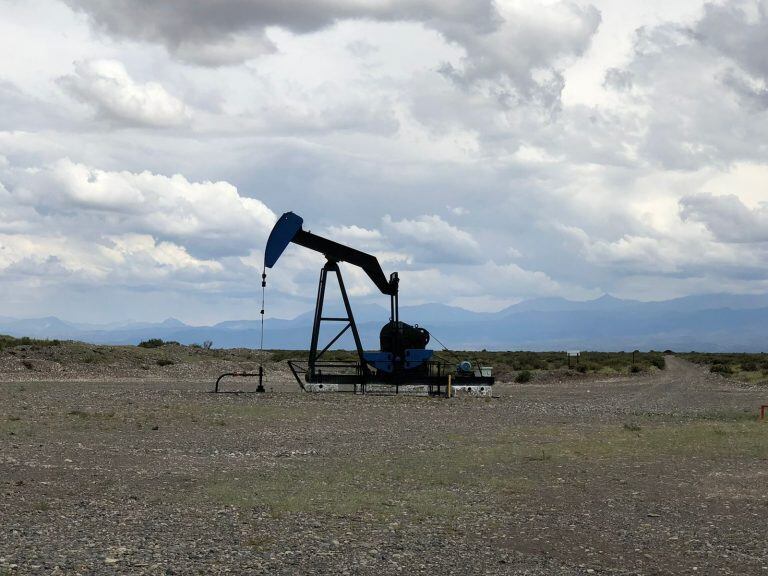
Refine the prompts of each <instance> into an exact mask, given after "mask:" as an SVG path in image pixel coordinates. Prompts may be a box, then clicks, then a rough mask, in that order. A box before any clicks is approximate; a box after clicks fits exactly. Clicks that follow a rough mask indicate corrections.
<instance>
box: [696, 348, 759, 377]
mask: <svg viewBox="0 0 768 576" xmlns="http://www.w3.org/2000/svg"><path fill="white" fill-rule="evenodd" d="M681 357H682V358H685V359H686V360H688V361H690V362H695V363H696V364H701V365H703V366H707V367H709V371H710V372H712V373H713V374H720V375H721V376H725V377H728V378H733V379H735V380H740V381H742V382H749V383H752V384H766V385H768V354H766V353H755V354H739V353H702V352H689V353H686V354H681Z"/></svg>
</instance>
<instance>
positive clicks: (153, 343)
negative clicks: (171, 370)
mask: <svg viewBox="0 0 768 576" xmlns="http://www.w3.org/2000/svg"><path fill="white" fill-rule="evenodd" d="M163 344H165V342H163V339H162V338H150V339H149V340H144V341H142V342H139V344H138V346H139V348H160V347H161V346H162V345H163Z"/></svg>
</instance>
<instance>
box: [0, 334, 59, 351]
mask: <svg viewBox="0 0 768 576" xmlns="http://www.w3.org/2000/svg"><path fill="white" fill-rule="evenodd" d="M60 345H61V341H60V340H39V339H37V338H30V337H28V336H22V337H21V338H16V337H14V336H6V335H4V334H0V350H5V349H7V348H16V347H18V346H60Z"/></svg>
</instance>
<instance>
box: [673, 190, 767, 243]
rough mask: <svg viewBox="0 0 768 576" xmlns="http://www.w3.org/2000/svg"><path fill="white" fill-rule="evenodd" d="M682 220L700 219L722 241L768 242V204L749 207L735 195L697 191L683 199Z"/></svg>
mask: <svg viewBox="0 0 768 576" xmlns="http://www.w3.org/2000/svg"><path fill="white" fill-rule="evenodd" d="M680 208H681V210H680V215H681V217H682V218H683V220H691V221H694V222H700V223H702V224H703V225H704V226H706V227H707V229H708V230H709V231H710V232H712V234H713V235H714V236H715V238H716V239H717V240H719V241H722V242H734V243H750V242H768V205H766V204H765V203H764V204H762V205H760V206H758V207H756V208H754V209H751V208H748V207H747V206H746V205H744V203H743V202H742V201H741V200H740V199H739V197H738V196H736V195H735V194H724V195H721V196H715V195H713V194H695V195H691V196H685V197H684V198H682V199H681V200H680Z"/></svg>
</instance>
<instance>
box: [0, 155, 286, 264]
mask: <svg viewBox="0 0 768 576" xmlns="http://www.w3.org/2000/svg"><path fill="white" fill-rule="evenodd" d="M8 176H9V180H11V181H12V186H9V191H8V194H9V200H10V201H11V202H9V203H11V205H13V204H14V203H15V204H16V205H21V206H25V207H28V208H32V209H34V210H35V211H36V212H37V213H38V214H40V215H41V216H44V217H47V218H48V219H49V220H54V221H55V222H56V223H57V225H59V226H61V227H62V228H63V229H66V231H67V232H68V233H71V234H79V235H83V234H91V235H95V236H96V235H100V234H103V233H104V230H105V227H106V229H107V230H109V231H111V232H115V231H119V232H122V233H139V234H150V235H151V236H152V237H154V238H158V239H161V240H170V241H173V242H176V243H180V244H182V245H184V246H185V247H186V248H187V249H189V250H190V251H191V252H193V253H195V254H198V255H203V256H206V257H208V256H211V255H217V256H238V255H245V254H247V253H248V252H249V251H250V250H251V249H252V248H253V247H254V246H255V245H259V244H260V242H261V241H262V240H263V239H264V238H266V235H267V234H268V232H269V230H270V229H271V227H272V225H273V223H274V222H275V220H276V216H275V214H274V213H273V212H272V211H271V210H270V209H269V208H267V207H266V206H265V205H264V203H262V202H261V201H259V200H256V199H254V198H248V197H245V196H241V195H240V194H239V192H238V190H237V188H235V187H234V186H232V185H231V184H229V183H227V182H190V181H189V180H187V179H186V178H185V177H184V176H181V175H179V174H176V175H174V176H163V175H159V174H152V173H150V172H142V173H138V174H137V173H133V172H127V171H121V172H111V171H106V170H99V169H95V168H92V167H89V166H85V165H83V164H79V163H76V162H72V161H71V160H69V159H67V158H65V159H62V160H59V161H57V162H55V163H53V164H52V165H49V166H46V167H44V168H42V169H38V170H35V171H26V170H15V171H11V172H9V174H8Z"/></svg>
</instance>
